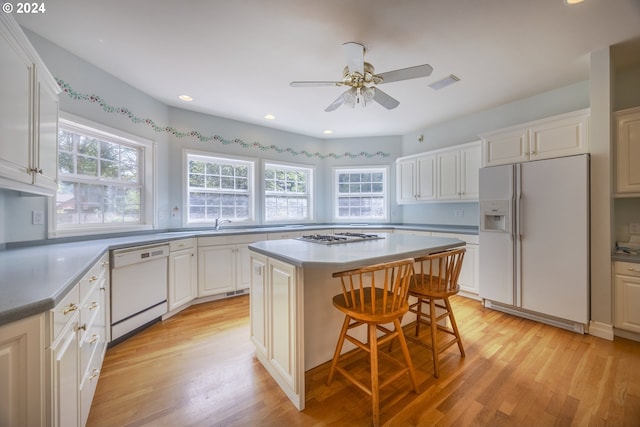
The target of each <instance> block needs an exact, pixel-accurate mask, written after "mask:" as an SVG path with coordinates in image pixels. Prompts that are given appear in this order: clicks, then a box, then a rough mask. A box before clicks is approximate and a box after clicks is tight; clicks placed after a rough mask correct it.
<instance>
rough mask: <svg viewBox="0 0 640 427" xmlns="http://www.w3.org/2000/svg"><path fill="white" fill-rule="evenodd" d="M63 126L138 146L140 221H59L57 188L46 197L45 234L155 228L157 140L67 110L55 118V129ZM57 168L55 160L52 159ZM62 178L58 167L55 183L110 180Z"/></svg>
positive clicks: (86, 233) (73, 130) (119, 142)
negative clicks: (84, 222)
mask: <svg viewBox="0 0 640 427" xmlns="http://www.w3.org/2000/svg"><path fill="white" fill-rule="evenodd" d="M60 129H65V130H68V131H71V132H77V133H80V134H83V135H86V136H90V137H94V138H96V139H99V140H102V141H106V142H112V143H116V144H122V145H126V146H131V147H135V148H139V149H140V156H141V159H140V162H139V169H140V170H139V171H138V176H139V177H140V183H139V187H140V190H141V191H140V200H141V203H140V204H141V206H140V222H139V223H122V224H119V223H108V224H73V225H60V224H58V221H57V206H56V204H57V203H56V200H57V192H56V195H55V196H54V197H50V198H49V203H48V215H47V216H48V221H47V225H48V230H49V231H48V233H47V234H48V237H49V238H55V237H72V236H83V235H91V234H107V233H120V232H131V231H146V230H153V229H157V228H158V215H157V211H158V210H157V197H156V196H157V195H156V188H157V173H156V170H157V167H156V164H157V149H158V148H157V145H158V144H157V142H156V141H152V140H149V139H146V138H143V137H140V136H137V135H133V134H129V133H127V132H124V131H121V130H119V129H115V128H113V127H110V126H106V125H103V124H100V123H96V122H93V121H91V120H87V119H84V118H82V117H78V116H75V115H73V114H70V113H66V112H62V111H61V112H60V114H59V118H58V131H60ZM56 157H59V149H58V148H57V147H56ZM56 167H57V168H59V162H58V161H56ZM69 178H70V179H65V175H62V174H60V172H59V169H58V184H59V183H60V182H62V181H65V180H66V181H72V182H78V183H92V182H95V183H96V184H100V183H101V182H104V183H105V184H107V185H108V184H111V183H112V182H109V181H106V182H105V181H100V180H99V179H95V180H92V179H83V178H82V177H79V176H77V175H75V176H70V177H69Z"/></svg>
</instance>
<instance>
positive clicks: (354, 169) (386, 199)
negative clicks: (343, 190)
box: [331, 165, 391, 223]
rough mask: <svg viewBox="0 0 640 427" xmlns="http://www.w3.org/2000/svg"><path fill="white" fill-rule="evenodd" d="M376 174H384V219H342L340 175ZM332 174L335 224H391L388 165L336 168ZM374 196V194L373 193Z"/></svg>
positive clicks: (360, 217)
mask: <svg viewBox="0 0 640 427" xmlns="http://www.w3.org/2000/svg"><path fill="white" fill-rule="evenodd" d="M375 172H382V174H383V185H384V189H383V190H384V191H383V194H382V197H383V204H384V208H383V209H384V217H383V218H377V217H362V216H358V217H353V216H350V217H342V216H340V215H339V197H340V193H339V191H338V186H339V184H340V183H339V179H338V178H339V176H340V174H344V173H375ZM331 174H332V180H333V186H332V188H333V195H332V200H333V222H336V223H340V222H350V223H353V222H362V221H366V222H380V223H386V222H389V218H390V200H391V198H390V194H389V191H390V189H389V166H388V165H371V166H339V167H338V166H336V167H333V168H332V171H331ZM372 194H373V193H372Z"/></svg>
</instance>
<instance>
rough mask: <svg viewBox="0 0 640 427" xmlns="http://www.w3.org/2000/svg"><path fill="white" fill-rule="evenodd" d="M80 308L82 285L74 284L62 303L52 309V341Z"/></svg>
mask: <svg viewBox="0 0 640 427" xmlns="http://www.w3.org/2000/svg"><path fill="white" fill-rule="evenodd" d="M78 310H80V287H79V286H78V285H76V286H74V287H73V289H72V290H71V292H69V293H68V294H67V295H66V296H65V297H64V298H63V299H62V301H60V303H59V304H58V305H57V306H56V307H55V308H54V309H53V310H51V322H52V326H53V328H52V335H51V342H53V341H55V340H56V338H57V337H58V335H60V332H62V330H63V329H64V327H65V325H66V324H67V322H68V321H69V320H71V319H72V318H73V315H74V314H75V313H76V312H77V311H78Z"/></svg>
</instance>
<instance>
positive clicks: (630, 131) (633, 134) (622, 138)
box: [616, 109, 640, 194]
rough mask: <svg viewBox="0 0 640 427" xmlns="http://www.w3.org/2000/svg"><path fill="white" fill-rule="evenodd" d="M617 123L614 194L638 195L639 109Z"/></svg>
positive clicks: (639, 185)
mask: <svg viewBox="0 0 640 427" xmlns="http://www.w3.org/2000/svg"><path fill="white" fill-rule="evenodd" d="M617 121H618V124H617V142H616V193H639V194H640V109H635V110H634V112H633V113H632V114H625V115H620V116H619V117H618V119H617Z"/></svg>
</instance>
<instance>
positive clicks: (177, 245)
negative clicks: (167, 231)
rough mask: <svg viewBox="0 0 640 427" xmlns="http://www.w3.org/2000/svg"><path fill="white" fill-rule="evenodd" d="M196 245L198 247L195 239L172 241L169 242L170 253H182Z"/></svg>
mask: <svg viewBox="0 0 640 427" xmlns="http://www.w3.org/2000/svg"><path fill="white" fill-rule="evenodd" d="M195 245H196V239H195V237H190V238H188V239H179V240H172V241H170V242H169V251H170V252H175V251H181V250H183V249H190V248H193V247H194V246H195Z"/></svg>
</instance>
